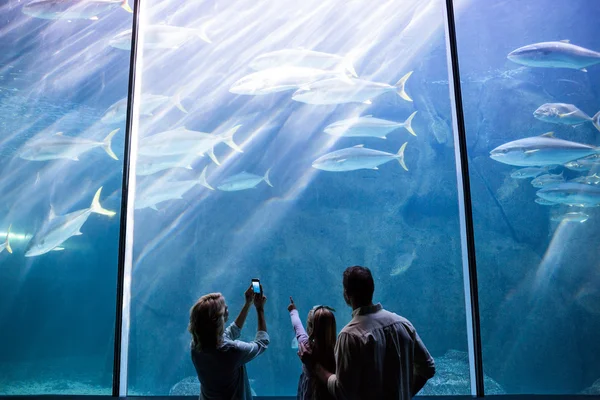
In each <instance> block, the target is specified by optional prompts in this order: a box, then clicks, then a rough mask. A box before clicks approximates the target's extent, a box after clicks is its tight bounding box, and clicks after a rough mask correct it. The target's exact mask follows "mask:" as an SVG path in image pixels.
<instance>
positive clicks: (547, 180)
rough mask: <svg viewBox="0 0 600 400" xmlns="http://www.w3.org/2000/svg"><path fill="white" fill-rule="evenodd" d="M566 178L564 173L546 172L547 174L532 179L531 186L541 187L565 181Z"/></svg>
mask: <svg viewBox="0 0 600 400" xmlns="http://www.w3.org/2000/svg"><path fill="white" fill-rule="evenodd" d="M564 181H565V178H564V177H563V176H562V174H560V175H553V174H545V175H540V176H538V177H537V178H535V179H534V180H532V181H531V186H533V187H535V188H541V187H544V186H547V185H551V184H553V183H560V182H564Z"/></svg>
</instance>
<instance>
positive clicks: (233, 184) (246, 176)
mask: <svg viewBox="0 0 600 400" xmlns="http://www.w3.org/2000/svg"><path fill="white" fill-rule="evenodd" d="M269 172H271V168H269V169H268V170H267V172H265V174H264V176H259V175H255V174H251V173H249V172H246V171H244V172H241V173H239V174H235V175H233V176H230V177H229V178H226V179H224V180H223V182H221V184H220V185H219V186H217V189H219V190H223V191H225V192H235V191H238V190H246V189H254V188H255V187H256V186H257V185H258V184H259V183H261V182H262V181H264V182H265V183H266V184H267V185H269V186H271V187H273V184H272V183H271V181H270V180H269Z"/></svg>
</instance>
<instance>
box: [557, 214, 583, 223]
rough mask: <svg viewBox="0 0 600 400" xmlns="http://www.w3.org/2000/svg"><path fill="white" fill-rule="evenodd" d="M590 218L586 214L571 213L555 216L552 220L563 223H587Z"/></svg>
mask: <svg viewBox="0 0 600 400" xmlns="http://www.w3.org/2000/svg"><path fill="white" fill-rule="evenodd" d="M589 218H590V216H589V215H587V214H586V213H582V212H570V213H566V214H562V215H555V216H553V217H552V218H550V219H551V220H552V221H554V222H562V221H566V222H580V223H582V222H585V221H587V220H588V219H589Z"/></svg>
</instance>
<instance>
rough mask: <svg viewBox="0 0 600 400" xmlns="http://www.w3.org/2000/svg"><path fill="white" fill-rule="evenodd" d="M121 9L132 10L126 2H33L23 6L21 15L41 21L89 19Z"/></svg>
mask: <svg viewBox="0 0 600 400" xmlns="http://www.w3.org/2000/svg"><path fill="white" fill-rule="evenodd" d="M117 7H121V8H122V9H124V10H125V11H127V12H129V13H133V10H132V9H131V7H130V6H129V4H128V3H127V0H34V1H31V2H29V3H27V4H25V5H24V6H23V8H22V11H23V14H25V15H29V16H30V17H34V18H41V19H54V20H56V19H90V20H97V19H98V15H100V14H103V13H105V12H108V11H110V10H112V9H115V8H117Z"/></svg>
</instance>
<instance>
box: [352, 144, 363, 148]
mask: <svg viewBox="0 0 600 400" xmlns="http://www.w3.org/2000/svg"><path fill="white" fill-rule="evenodd" d="M352 147H354V148H358V149H362V148H363V147H365V145H364V144H357V145H356V146H352Z"/></svg>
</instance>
